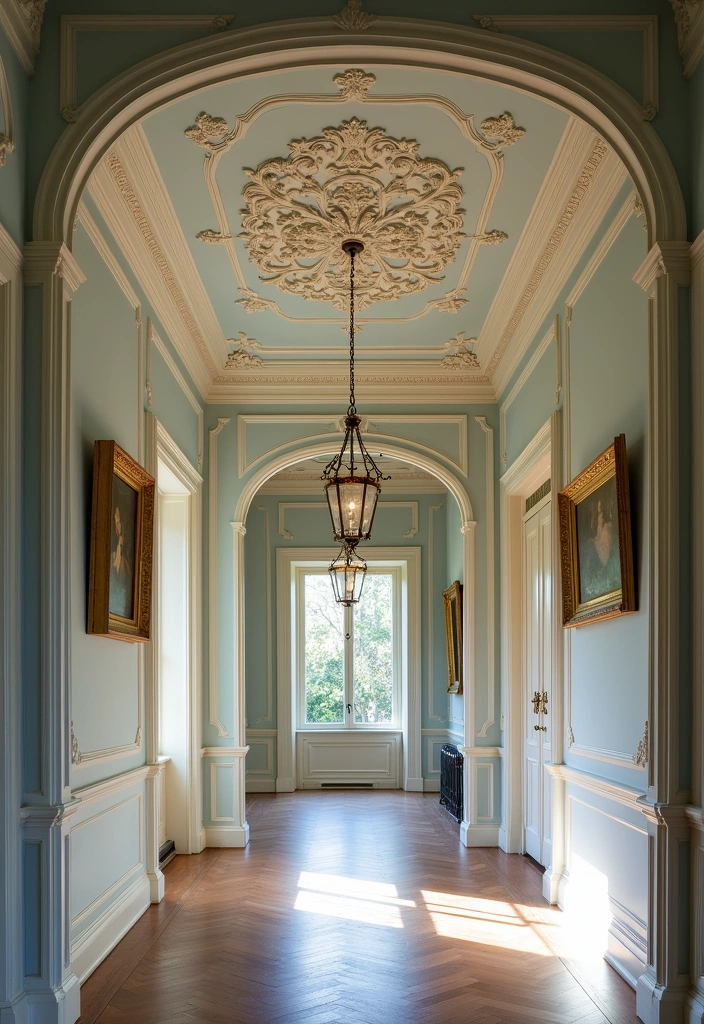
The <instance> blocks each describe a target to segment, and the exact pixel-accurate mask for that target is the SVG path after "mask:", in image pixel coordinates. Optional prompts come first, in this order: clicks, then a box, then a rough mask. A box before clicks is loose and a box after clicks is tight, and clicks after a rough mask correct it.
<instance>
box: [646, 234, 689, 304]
mask: <svg viewBox="0 0 704 1024" xmlns="http://www.w3.org/2000/svg"><path fill="white" fill-rule="evenodd" d="M690 250H691V246H690V243H689V242H660V243H656V244H655V245H654V246H653V247H652V249H651V250H650V252H649V253H648V255H647V256H646V257H645V259H644V260H643V262H642V263H641V265H640V267H639V268H638V270H637V271H636V272H635V274H634V275H633V280H634V281H635V283H636V284H639V285H640V286H641V288H642V289H643V291H645V292H648V294H650V293H651V292H652V290H653V288H654V286H655V282H656V281H657V279H658V278H659V277H663V276H665V275H668V276H670V277H672V278H673V280H674V281H675V283H676V284H677V285H679V286H680V287H682V288H686V287H688V286H689V282H690V279H691V253H690Z"/></svg>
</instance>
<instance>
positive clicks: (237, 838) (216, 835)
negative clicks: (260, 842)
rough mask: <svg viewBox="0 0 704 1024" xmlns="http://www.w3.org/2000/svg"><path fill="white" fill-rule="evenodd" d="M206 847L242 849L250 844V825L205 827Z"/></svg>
mask: <svg viewBox="0 0 704 1024" xmlns="http://www.w3.org/2000/svg"><path fill="white" fill-rule="evenodd" d="M203 832H204V833H205V845H206V846H208V847H224V848H225V849H231V848H233V847H234V848H235V849H241V848H242V847H244V846H246V845H247V843H248V842H249V825H248V824H247V822H245V823H244V825H204V826H203Z"/></svg>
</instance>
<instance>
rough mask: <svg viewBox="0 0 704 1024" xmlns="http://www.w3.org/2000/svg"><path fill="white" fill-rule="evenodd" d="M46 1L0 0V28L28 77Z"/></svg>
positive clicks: (34, 55)
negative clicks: (0, 27)
mask: <svg viewBox="0 0 704 1024" xmlns="http://www.w3.org/2000/svg"><path fill="white" fill-rule="evenodd" d="M45 7H46V0H0V26H2V28H3V29H4V31H5V35H6V36H7V38H8V39H9V41H10V43H11V45H12V48H13V50H14V51H15V53H16V54H17V56H18V58H19V60H20V63H21V64H22V67H23V68H24V70H25V71H26V72H27V74H28V75H33V74H34V61H35V59H36V57H37V55H38V53H39V39H40V35H41V28H42V20H43V18H44V8H45Z"/></svg>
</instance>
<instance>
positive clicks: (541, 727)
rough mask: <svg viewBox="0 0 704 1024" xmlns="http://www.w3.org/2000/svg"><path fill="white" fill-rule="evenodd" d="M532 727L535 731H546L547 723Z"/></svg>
mask: <svg viewBox="0 0 704 1024" xmlns="http://www.w3.org/2000/svg"><path fill="white" fill-rule="evenodd" d="M533 728H534V729H535V731H536V732H547V731H548V727H547V725H534V726H533Z"/></svg>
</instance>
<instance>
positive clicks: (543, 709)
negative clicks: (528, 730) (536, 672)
mask: <svg viewBox="0 0 704 1024" xmlns="http://www.w3.org/2000/svg"><path fill="white" fill-rule="evenodd" d="M532 702H533V714H534V715H547V713H548V693H547V690H543V691H542V693H540V692H539V691H538V690H536V691H535V693H534V694H533V698H532Z"/></svg>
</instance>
